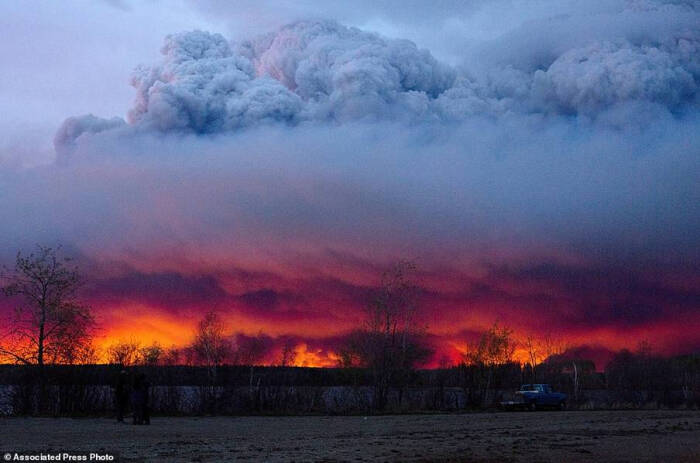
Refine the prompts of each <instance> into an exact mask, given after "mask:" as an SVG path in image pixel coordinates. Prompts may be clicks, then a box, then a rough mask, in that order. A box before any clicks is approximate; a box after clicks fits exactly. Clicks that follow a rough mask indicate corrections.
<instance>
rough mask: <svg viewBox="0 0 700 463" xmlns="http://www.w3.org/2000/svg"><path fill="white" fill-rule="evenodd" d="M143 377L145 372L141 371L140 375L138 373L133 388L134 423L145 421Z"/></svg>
mask: <svg viewBox="0 0 700 463" xmlns="http://www.w3.org/2000/svg"><path fill="white" fill-rule="evenodd" d="M143 378H144V376H143V373H139V374H138V375H136V377H135V378H134V386H133V388H132V389H131V407H132V408H133V410H134V418H133V423H134V424H142V423H143V403H144V395H143Z"/></svg>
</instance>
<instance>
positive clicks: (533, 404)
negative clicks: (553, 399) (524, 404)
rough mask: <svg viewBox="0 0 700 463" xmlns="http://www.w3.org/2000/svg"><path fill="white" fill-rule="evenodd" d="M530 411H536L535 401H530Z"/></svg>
mask: <svg viewBox="0 0 700 463" xmlns="http://www.w3.org/2000/svg"><path fill="white" fill-rule="evenodd" d="M530 411H531V412H534V411H537V404H536V403H535V402H532V403H531V404H530Z"/></svg>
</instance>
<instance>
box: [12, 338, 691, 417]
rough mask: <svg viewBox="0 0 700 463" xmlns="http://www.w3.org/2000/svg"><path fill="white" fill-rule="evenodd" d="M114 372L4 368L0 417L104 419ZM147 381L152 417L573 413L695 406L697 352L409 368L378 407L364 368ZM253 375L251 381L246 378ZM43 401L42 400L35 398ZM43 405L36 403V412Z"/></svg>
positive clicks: (192, 370)
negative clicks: (536, 385)
mask: <svg viewBox="0 0 700 463" xmlns="http://www.w3.org/2000/svg"><path fill="white" fill-rule="evenodd" d="M120 369H121V367H120V366H118V365H74V366H69V365H55V366H47V367H46V368H45V369H44V371H43V372H42V374H43V375H45V376H44V381H45V383H46V384H48V386H47V387H45V388H43V389H41V390H40V389H39V387H38V384H40V383H39V381H38V375H39V374H40V373H39V371H38V369H37V368H36V367H35V366H25V365H0V384H2V385H5V386H0V388H2V392H0V413H3V414H13V415H21V414H44V415H110V414H112V413H113V409H114V408H113V403H114V397H113V385H114V382H115V379H116V377H117V375H118V373H119V371H120ZM127 371H128V373H129V374H130V375H131V376H132V377H133V376H134V375H135V374H136V373H145V374H146V375H147V377H148V379H149V381H150V383H151V384H152V386H153V387H152V390H151V396H152V400H151V401H152V403H153V404H154V409H153V411H154V413H156V414H166V415H177V414H302V413H350V414H351V413H396V412H420V411H460V410H461V411H466V410H484V409H494V408H495V407H497V406H498V403H499V402H500V401H501V400H503V399H506V398H508V397H509V395H510V394H512V393H513V392H514V391H515V390H516V389H517V388H518V387H519V386H520V385H521V384H523V383H531V382H543V383H549V384H551V385H552V386H553V387H554V388H555V389H556V390H558V391H562V392H565V393H567V394H568V396H569V400H568V402H567V407H568V408H569V409H595V408H656V407H664V408H673V407H682V408H698V407H699V406H700V355H685V356H677V357H672V358H663V357H658V356H653V355H649V354H647V353H644V352H629V351H621V352H619V353H618V354H617V355H616V356H615V357H614V358H613V360H612V361H611V362H610V363H609V364H608V366H607V368H606V369H605V371H604V372H597V371H595V368H594V365H593V363H592V362H590V361H586V360H581V359H563V358H560V359H550V360H549V361H547V362H545V363H542V364H539V365H537V367H536V368H535V369H534V371H533V368H531V367H530V366H529V365H524V366H523V365H520V364H517V363H507V364H499V365H493V366H488V365H485V364H482V365H467V364H462V365H460V366H457V367H452V368H446V369H436V370H414V371H411V372H410V374H408V376H406V377H404V378H402V380H401V383H400V384H398V383H394V384H391V385H389V386H388V387H387V391H386V395H385V396H384V397H382V398H381V399H380V400H381V402H380V401H379V400H378V398H377V397H378V396H377V393H376V388H377V384H376V379H375V376H374V374H373V372H372V370H371V369H367V368H328V369H321V368H299V367H255V368H254V369H251V368H250V367H247V366H226V365H222V366H218V367H217V371H216V376H215V377H212V375H211V371H210V368H208V367H196V366H138V367H130V368H128V370H127ZM251 371H252V374H251ZM42 390H43V393H44V394H46V397H44V399H43V400H39V397H38V396H39V394H41V393H42V392H41V391H42ZM40 404H41V405H40Z"/></svg>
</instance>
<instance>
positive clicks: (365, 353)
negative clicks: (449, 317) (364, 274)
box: [340, 261, 428, 409]
mask: <svg viewBox="0 0 700 463" xmlns="http://www.w3.org/2000/svg"><path fill="white" fill-rule="evenodd" d="M415 273H416V266H415V264H414V263H412V262H409V261H400V262H398V263H396V264H394V265H393V266H392V267H391V268H390V269H389V270H387V271H386V272H384V274H383V276H382V282H381V286H380V287H379V290H378V291H377V293H376V295H375V297H374V298H373V299H372V301H371V302H370V304H369V305H368V306H367V307H366V311H365V321H364V326H363V327H362V328H361V329H359V330H357V331H356V332H354V333H352V334H351V335H350V336H349V337H348V345H347V346H346V348H345V349H343V350H342V351H341V352H340V358H341V363H342V364H343V365H344V366H363V367H366V368H369V369H370V371H371V373H372V377H373V381H374V389H375V407H376V408H378V409H382V408H384V407H385V406H386V403H387V399H388V394H389V390H390V389H391V388H392V387H398V388H399V391H401V390H402V384H403V383H404V382H405V381H406V380H407V377H408V375H409V374H410V373H411V371H412V370H413V369H414V368H415V366H416V364H417V363H418V362H419V361H420V360H422V359H424V358H425V357H426V356H427V354H428V350H427V349H426V348H425V346H424V345H423V344H422V343H421V340H422V338H423V335H424V333H425V327H423V326H421V325H420V324H419V322H418V319H417V312H418V293H419V288H418V285H417V283H416V280H415Z"/></svg>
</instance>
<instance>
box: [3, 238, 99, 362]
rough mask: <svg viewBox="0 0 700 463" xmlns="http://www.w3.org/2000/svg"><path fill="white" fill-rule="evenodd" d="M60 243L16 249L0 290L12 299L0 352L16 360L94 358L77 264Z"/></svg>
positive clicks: (89, 317)
mask: <svg viewBox="0 0 700 463" xmlns="http://www.w3.org/2000/svg"><path fill="white" fill-rule="evenodd" d="M60 254H61V253H60V248H56V249H54V248H50V247H45V246H38V249H37V251H36V252H35V253H31V254H29V255H28V256H24V255H22V253H21V252H20V253H17V259H16V262H15V268H14V270H13V271H8V272H7V274H6V275H4V276H5V279H6V281H7V283H6V284H5V285H4V286H3V288H2V290H3V292H4V294H5V295H6V296H9V297H12V298H13V299H16V300H17V305H16V307H15V310H14V312H13V314H12V315H11V317H10V319H9V320H8V323H7V325H6V326H7V327H8V329H7V330H6V331H5V333H3V337H2V339H1V340H0V342H1V344H0V357H2V358H4V359H5V360H10V361H13V362H17V363H22V364H35V365H38V366H39V368H40V371H41V370H43V366H44V365H45V364H53V363H85V362H86V361H91V360H93V359H94V350H93V349H92V342H91V341H92V339H91V334H92V329H93V328H94V319H93V317H92V314H91V312H90V308H89V307H88V306H86V305H84V304H82V303H81V302H80V301H79V300H78V295H77V292H78V289H79V288H80V286H81V280H80V276H79V274H78V269H77V267H76V266H74V265H73V264H72V261H71V259H70V258H67V257H62V256H61V255H60Z"/></svg>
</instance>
